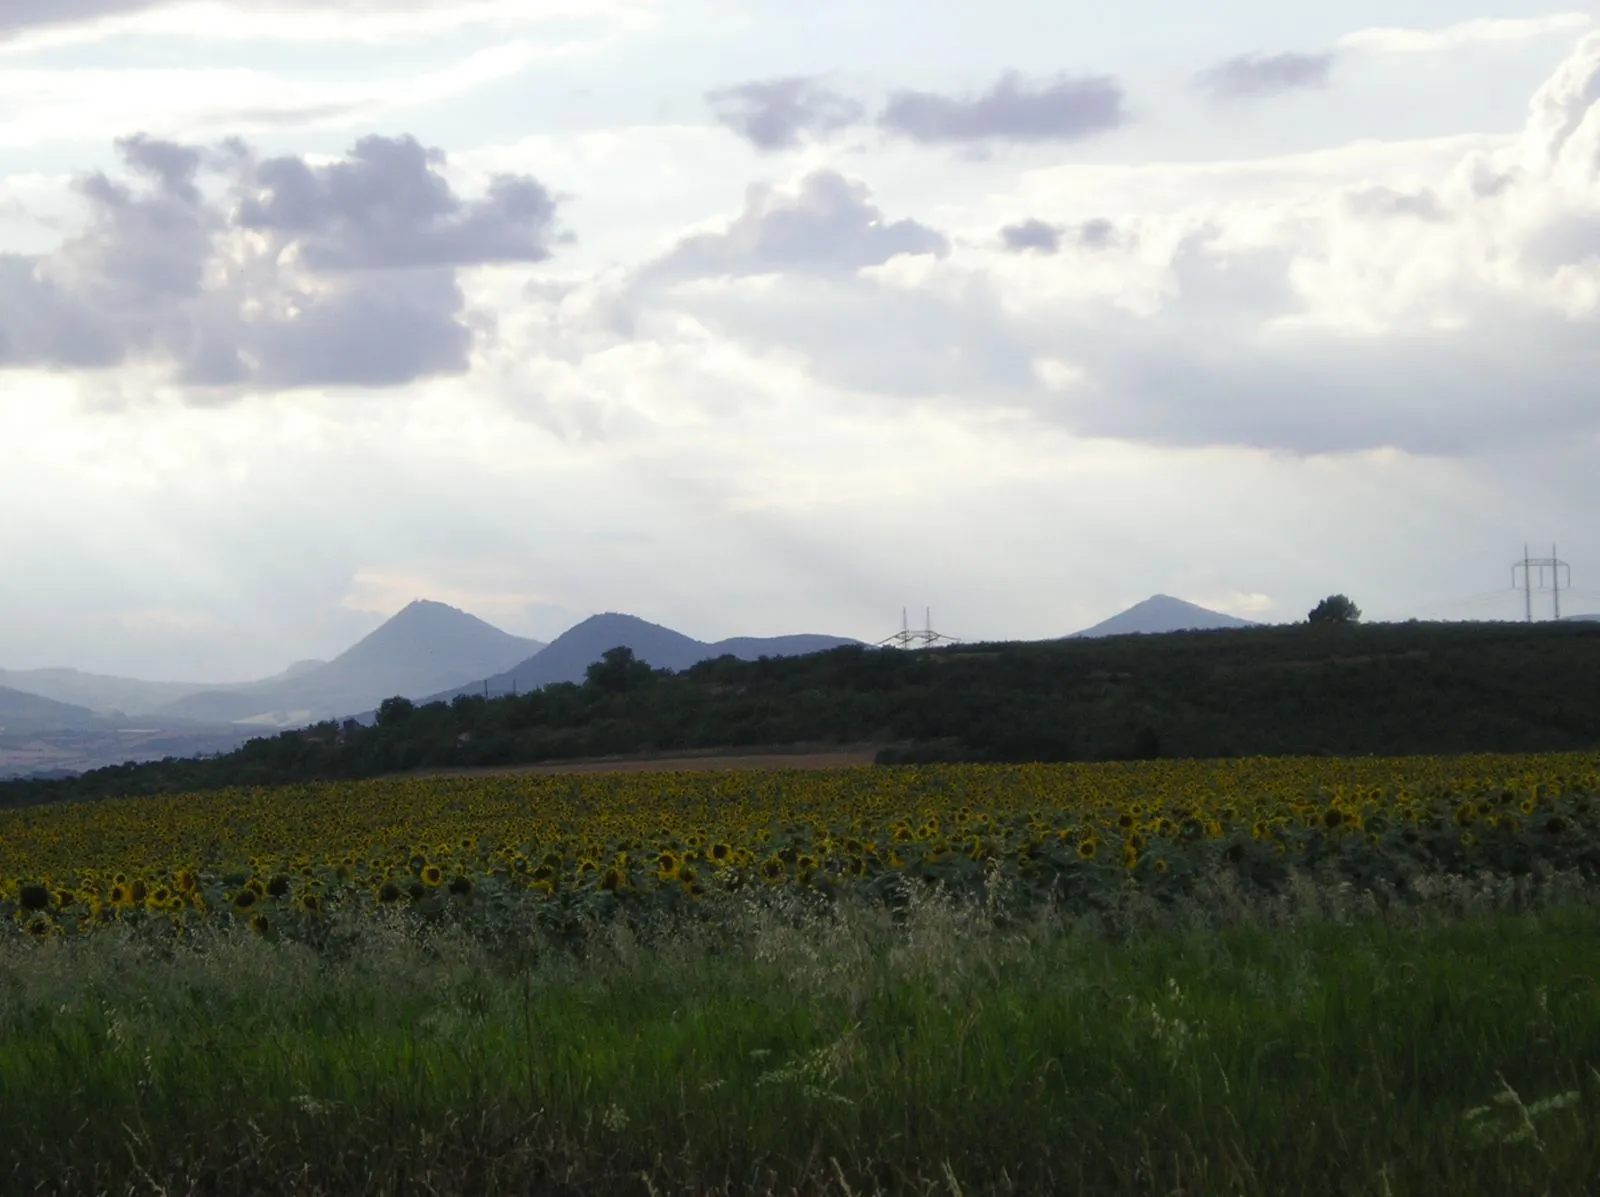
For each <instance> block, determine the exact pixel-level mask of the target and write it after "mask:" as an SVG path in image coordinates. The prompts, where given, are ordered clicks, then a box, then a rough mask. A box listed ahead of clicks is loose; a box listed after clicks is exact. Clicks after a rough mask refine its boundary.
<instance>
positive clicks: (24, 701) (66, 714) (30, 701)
mask: <svg viewBox="0 0 1600 1197" xmlns="http://www.w3.org/2000/svg"><path fill="white" fill-rule="evenodd" d="M103 722H104V721H103V720H102V719H100V718H99V717H98V716H96V715H95V713H94V712H93V711H91V710H90V709H89V708H88V707H80V706H73V705H72V704H70V703H64V702H56V701H54V700H53V699H49V698H41V697H39V695H37V694H25V693H23V692H22V691H21V690H13V689H11V688H10V687H8V686H0V732H4V733H6V734H8V735H15V734H17V733H21V732H36V731H57V730H71V729H76V728H87V727H97V726H99V725H101V724H102V723H103Z"/></svg>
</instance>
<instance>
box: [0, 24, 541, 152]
mask: <svg viewBox="0 0 1600 1197" xmlns="http://www.w3.org/2000/svg"><path fill="white" fill-rule="evenodd" d="M540 55H541V51H540V50H538V49H537V48H536V47H535V46H534V45H533V44H531V43H528V42H512V43H508V44H506V45H503V46H497V47H493V48H490V49H486V50H482V51H479V52H477V53H475V54H472V55H470V56H468V57H467V58H465V59H462V60H461V61H460V62H457V63H454V64H451V65H449V66H445V67H442V68H440V69H439V70H435V71H429V72H425V73H423V74H420V75H417V74H410V75H404V76H394V77H391V78H382V77H380V78H374V79H362V80H357V81H339V82H330V81H319V82H311V81H308V80H302V79H292V78H286V77H284V76H281V75H275V74H271V73H268V72H265V71H258V70H250V69H246V68H242V67H238V68H233V67H227V68H225V67H212V68H204V67H202V68H185V67H162V68H156V67H147V68H137V69H135V68H128V69H122V70H104V69H90V68H85V67H74V68H71V69H52V70H46V69H19V68H12V69H9V70H6V71H4V72H0V117H3V118H4V119H3V121H0V148H26V147H30V146H37V145H40V144H42V143H47V142H49V141H52V140H64V139H87V140H96V141H109V140H111V139H112V138H113V137H117V136H121V135H123V134H125V133H127V132H129V131H130V130H134V129H139V130H143V131H146V132H150V133H155V134H158V135H162V136H169V137H187V138H195V137H217V136H239V135H241V134H247V133H257V132H263V131H265V132H276V131H279V130H281V129H282V128H284V127H285V126H291V125H292V126H295V127H297V128H317V127H326V128H337V129H347V128H353V127H370V126H371V125H372V124H373V123H374V122H375V121H378V120H381V119H383V118H385V117H387V116H389V115H390V114H392V113H396V112H401V111H406V110H411V109H416V108H418V107H422V106H425V105H429V104H436V103H438V102H440V101H443V100H445V99H449V98H452V97H457V96H462V95H465V94H467V93H468V92H470V91H473V90H476V89H478V88H481V87H486V86H488V85H490V84H492V83H494V82H495V81H496V80H499V79H505V78H509V77H511V76H513V75H516V74H518V73H520V72H521V71H522V70H524V69H525V68H527V67H528V66H529V65H530V64H532V63H533V62H535V61H536V60H537V59H538V58H539V57H540Z"/></svg>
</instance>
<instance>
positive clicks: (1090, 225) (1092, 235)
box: [1078, 216, 1117, 249]
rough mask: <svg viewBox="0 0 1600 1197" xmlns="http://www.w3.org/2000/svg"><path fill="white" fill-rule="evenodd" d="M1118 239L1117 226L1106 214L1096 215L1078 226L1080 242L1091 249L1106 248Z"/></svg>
mask: <svg viewBox="0 0 1600 1197" xmlns="http://www.w3.org/2000/svg"><path fill="white" fill-rule="evenodd" d="M1116 240H1117V226H1116V225H1114V224H1112V223H1111V222H1110V221H1109V220H1107V219H1106V218H1105V217H1104V216H1096V217H1095V218H1094V219H1092V220H1086V221H1084V222H1083V223H1082V224H1081V225H1079V226H1078V244H1079V245H1083V246H1087V247H1088V248H1089V249H1104V248H1105V247H1106V246H1108V245H1112V244H1114V243H1115V242H1116Z"/></svg>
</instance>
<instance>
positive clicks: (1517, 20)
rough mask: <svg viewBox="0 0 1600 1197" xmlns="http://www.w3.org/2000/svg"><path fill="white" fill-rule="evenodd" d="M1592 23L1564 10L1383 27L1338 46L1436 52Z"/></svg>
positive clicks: (1391, 51)
mask: <svg viewBox="0 0 1600 1197" xmlns="http://www.w3.org/2000/svg"><path fill="white" fill-rule="evenodd" d="M1592 22H1593V18H1592V17H1591V16H1589V14H1587V13H1581V12H1565V13H1552V14H1550V15H1549V16H1543V17H1507V18H1500V19H1494V18H1483V19H1479V20H1474V21H1461V22H1458V23H1457V24H1454V25H1446V26H1444V27H1443V28H1439V29H1405V28H1399V27H1389V26H1384V27H1381V28H1373V29H1358V30H1356V31H1355V32H1354V33H1347V34H1345V36H1343V37H1341V38H1340V39H1339V40H1338V42H1337V43H1336V45H1337V46H1338V48H1339V49H1341V50H1355V51H1358V52H1361V53H1367V54H1433V53H1438V52H1440V51H1445V50H1455V49H1459V48H1460V47H1462V46H1473V45H1496V44H1506V43H1510V42H1521V41H1528V40H1530V39H1532V38H1536V37H1545V36H1548V35H1550V34H1557V33H1570V32H1571V31H1573V30H1575V29H1582V28H1585V27H1586V26H1588V25H1589V24H1591V23H1592Z"/></svg>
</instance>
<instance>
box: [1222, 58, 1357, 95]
mask: <svg viewBox="0 0 1600 1197" xmlns="http://www.w3.org/2000/svg"><path fill="white" fill-rule="evenodd" d="M1332 66H1333V55H1332V54H1331V53H1329V52H1327V51H1323V52H1321V53H1317V54H1297V53H1293V52H1285V53H1282V54H1243V55H1240V56H1239V57H1237V58H1230V59H1228V60H1227V61H1226V62H1222V63H1219V64H1218V65H1216V66H1214V67H1211V68H1210V69H1209V70H1205V71H1202V72H1201V73H1200V74H1199V75H1198V76H1196V78H1195V82H1196V83H1197V84H1198V85H1199V86H1200V87H1201V88H1203V89H1204V90H1206V91H1209V92H1210V93H1211V94H1212V95H1214V96H1217V97H1218V98H1220V99H1241V98H1246V97H1256V96H1269V95H1276V94H1278V93H1280V92H1285V91H1293V90H1295V89H1298V88H1305V87H1325V86H1327V83H1328V72H1329V69H1330V68H1331V67H1332Z"/></svg>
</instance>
